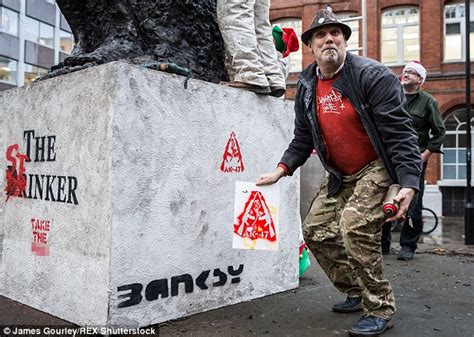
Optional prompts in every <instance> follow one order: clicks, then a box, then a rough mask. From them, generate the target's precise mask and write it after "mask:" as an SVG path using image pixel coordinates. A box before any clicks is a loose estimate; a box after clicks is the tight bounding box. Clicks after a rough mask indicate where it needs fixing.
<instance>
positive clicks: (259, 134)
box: [0, 62, 300, 327]
mask: <svg viewBox="0 0 474 337" xmlns="http://www.w3.org/2000/svg"><path fill="white" fill-rule="evenodd" d="M184 80H185V78H184V77H181V76H176V75H171V74H166V73H161V72H157V71H153V70H149V69H144V68H140V67H137V66H134V65H130V64H127V63H120V62H113V63H108V64H106V65H102V66H98V67H93V68H89V69H86V70H83V71H79V72H75V73H72V74H68V75H64V76H60V77H56V78H52V79H49V80H45V81H41V82H38V83H33V85H31V86H28V87H21V88H15V89H11V90H7V91H2V92H0V106H2V109H1V111H0V114H1V116H0V117H1V119H2V121H5V122H4V124H3V125H4V134H3V137H2V138H1V139H2V143H1V144H0V145H1V150H2V151H3V153H5V156H3V159H2V161H3V167H4V170H5V171H4V172H5V179H4V180H5V185H4V186H3V187H2V198H1V199H2V200H1V203H2V207H3V208H4V210H3V213H0V215H2V217H1V220H2V222H3V227H4V239H3V252H2V254H3V256H2V263H1V268H0V278H1V282H0V294H1V295H3V296H6V297H9V298H11V299H13V300H15V301H18V302H21V303H23V304H26V305H29V306H31V307H34V308H36V309H39V310H42V311H44V312H47V313H49V314H52V315H55V316H57V317H59V318H62V319H64V320H67V321H70V322H73V323H75V324H78V325H89V326H111V327H115V326H117V327H143V326H149V325H152V324H156V323H160V322H163V321H167V320H171V319H176V318H180V317H183V316H187V315H191V314H196V313H199V312H203V311H207V310H211V309H215V308H219V307H223V306H227V305H231V304H234V303H239V302H243V301H249V300H252V299H254V298H258V297H262V296H265V295H270V294H273V293H277V292H281V291H285V290H289V289H293V288H295V287H297V286H298V257H299V256H298V248H299V242H298V231H299V226H300V219H299V174H298V173H296V174H295V175H294V176H293V177H290V178H285V179H282V180H281V182H280V183H279V184H277V185H276V186H274V187H264V188H261V189H258V188H255V191H254V188H251V187H250V188H248V189H247V188H242V186H251V184H247V185H245V184H244V185H241V184H240V183H239V184H240V185H239V184H238V183H237V182H247V183H252V182H254V181H255V180H256V178H257V177H258V175H259V174H261V173H262V172H268V171H271V170H273V169H274V168H275V165H276V163H277V162H278V160H279V159H280V156H281V154H282V153H283V151H284V150H285V149H286V147H287V145H288V143H289V141H290V140H291V138H292V129H293V116H294V114H293V104H292V103H291V102H285V101H283V100H280V99H276V98H273V97H263V96H257V95H255V94H254V93H251V92H246V91H242V90H238V89H234V88H229V87H225V86H220V85H216V84H212V83H208V82H203V81H199V80H193V79H191V80H190V81H189V83H188V89H184V86H183V85H184ZM265 198H266V199H265ZM256 200H258V201H256ZM265 200H266V201H265ZM0 247H1V245H0Z"/></svg>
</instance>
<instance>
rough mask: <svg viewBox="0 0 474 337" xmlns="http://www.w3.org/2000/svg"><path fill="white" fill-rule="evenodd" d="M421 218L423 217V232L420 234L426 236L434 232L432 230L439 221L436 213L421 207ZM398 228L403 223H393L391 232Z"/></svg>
mask: <svg viewBox="0 0 474 337" xmlns="http://www.w3.org/2000/svg"><path fill="white" fill-rule="evenodd" d="M422 217H423V230H422V231H421V234H423V235H426V234H430V233H432V232H434V230H435V229H436V228H437V227H438V223H439V219H438V216H437V215H436V213H435V212H434V211H433V210H432V209H431V208H428V207H423V209H422ZM398 226H400V227H401V226H403V222H400V221H394V222H393V223H392V228H391V231H393V230H394V229H395V228H397V227H398Z"/></svg>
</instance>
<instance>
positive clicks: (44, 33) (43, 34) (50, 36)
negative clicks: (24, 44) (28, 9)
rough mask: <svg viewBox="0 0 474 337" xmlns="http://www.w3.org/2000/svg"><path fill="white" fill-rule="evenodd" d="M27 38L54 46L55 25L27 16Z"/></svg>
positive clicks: (25, 25)
mask: <svg viewBox="0 0 474 337" xmlns="http://www.w3.org/2000/svg"><path fill="white" fill-rule="evenodd" d="M24 27H25V39H26V40H29V41H32V42H35V43H39V44H42V45H44V46H48V47H53V44H54V27H53V26H50V25H48V24H46V23H43V22H40V21H38V20H35V19H32V18H30V17H26V18H25V24H24Z"/></svg>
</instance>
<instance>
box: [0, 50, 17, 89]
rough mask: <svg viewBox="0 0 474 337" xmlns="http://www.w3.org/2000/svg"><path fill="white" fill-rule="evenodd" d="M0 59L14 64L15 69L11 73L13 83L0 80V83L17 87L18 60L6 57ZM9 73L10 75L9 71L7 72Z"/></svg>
mask: <svg viewBox="0 0 474 337" xmlns="http://www.w3.org/2000/svg"><path fill="white" fill-rule="evenodd" d="M0 59H5V60H8V61H9V63H10V62H14V63H15V64H16V69H15V70H14V71H13V73H14V76H12V78H13V82H10V81H6V80H2V79H0V82H1V83H7V84H12V85H15V86H17V85H18V60H15V59H12V58H9V57H6V56H0ZM9 73H11V71H9Z"/></svg>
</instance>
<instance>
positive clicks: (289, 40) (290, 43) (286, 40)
mask: <svg viewBox="0 0 474 337" xmlns="http://www.w3.org/2000/svg"><path fill="white" fill-rule="evenodd" d="M272 34H273V38H274V39H275V47H276V49H277V50H278V51H279V52H280V53H282V55H283V57H287V56H288V55H289V54H290V53H292V52H295V51H297V50H298V49H300V43H299V42H298V37H297V36H296V32H295V30H294V29H293V28H280V27H279V26H274V27H273V30H272Z"/></svg>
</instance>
